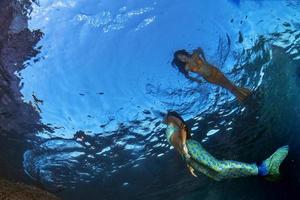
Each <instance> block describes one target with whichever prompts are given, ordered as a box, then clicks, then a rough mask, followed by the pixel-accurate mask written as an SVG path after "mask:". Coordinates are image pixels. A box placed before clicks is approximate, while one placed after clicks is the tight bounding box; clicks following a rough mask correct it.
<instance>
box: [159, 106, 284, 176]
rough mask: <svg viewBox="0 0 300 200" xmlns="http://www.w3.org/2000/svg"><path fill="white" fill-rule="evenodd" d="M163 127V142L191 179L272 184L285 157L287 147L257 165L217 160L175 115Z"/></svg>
mask: <svg viewBox="0 0 300 200" xmlns="http://www.w3.org/2000/svg"><path fill="white" fill-rule="evenodd" d="M164 123H165V124H167V129H166V138H167V141H168V142H169V143H170V145H172V146H173V147H174V148H175V149H176V150H177V151H178V152H179V154H181V156H182V157H183V158H184V160H185V161H186V163H187V167H188V169H189V171H190V173H191V174H192V175H193V176H195V177H197V174H196V172H200V173H203V174H205V175H206V176H208V177H210V178H212V179H213V180H216V181H220V180H223V179H230V178H240V177H247V176H263V177H265V178H266V179H268V180H276V179H278V178H279V177H280V172H279V167H280V165H281V163H282V161H283V160H284V159H285V157H286V156H287V154H288V150H289V147H288V145H286V146H283V147H281V148H279V149H277V151H275V152H274V153H273V154H272V155H271V156H270V157H269V158H267V159H266V160H264V161H262V162H261V163H260V164H256V163H251V164H250V163H243V162H238V161H233V160H218V159H216V158H215V157H214V156H212V155H211V154H210V153H208V152H207V151H206V150H205V149H204V148H203V147H202V145H201V144H200V143H199V142H197V141H195V140H193V139H191V135H190V129H189V128H188V126H187V124H186V123H185V121H184V120H183V119H182V118H181V116H180V115H179V114H178V113H177V112H174V111H172V112H168V113H167V115H166V117H165V119H164Z"/></svg>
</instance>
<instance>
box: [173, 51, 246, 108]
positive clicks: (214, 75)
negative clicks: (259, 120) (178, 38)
mask: <svg viewBox="0 0 300 200" xmlns="http://www.w3.org/2000/svg"><path fill="white" fill-rule="evenodd" d="M172 65H173V66H174V67H177V68H178V70H179V72H180V73H182V74H183V75H184V76H185V77H186V78H187V79H189V80H191V81H195V82H198V83H201V82H202V80H200V79H198V78H195V77H193V76H191V75H190V72H193V73H196V74H198V75H200V76H202V77H203V78H204V79H205V80H206V81H208V82H210V83H213V84H216V85H219V86H221V87H223V88H226V89H227V90H229V91H230V92H231V93H232V94H234V95H235V96H236V98H237V99H238V100H239V101H240V102H242V101H244V100H245V99H246V98H247V97H248V96H249V95H250V94H251V91H250V90H249V89H247V88H243V87H238V86H236V85H234V84H233V83H232V82H231V81H230V80H228V79H227V78H226V77H225V76H224V74H223V73H222V72H221V71H220V70H219V69H218V68H216V67H215V66H213V65H212V64H210V63H208V62H207V60H206V58H205V55H204V52H203V50H202V49H201V48H198V49H196V50H194V51H193V53H192V54H190V53H188V52H187V51H186V50H184V49H182V50H178V51H176V52H175V53H174V58H173V61H172Z"/></svg>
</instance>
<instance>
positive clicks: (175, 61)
mask: <svg viewBox="0 0 300 200" xmlns="http://www.w3.org/2000/svg"><path fill="white" fill-rule="evenodd" d="M178 55H184V56H187V57H191V54H189V52H187V51H186V50H185V49H181V50H178V51H175V53H174V57H173V60H172V66H173V67H177V69H178V71H179V72H180V73H182V74H183V75H185V76H187V75H188V73H189V72H188V71H187V70H186V69H185V65H186V63H185V62H182V61H181V60H179V58H178Z"/></svg>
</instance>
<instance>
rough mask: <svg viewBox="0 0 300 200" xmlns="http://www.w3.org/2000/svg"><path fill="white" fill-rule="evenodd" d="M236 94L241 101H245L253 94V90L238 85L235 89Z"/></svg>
mask: <svg viewBox="0 0 300 200" xmlns="http://www.w3.org/2000/svg"><path fill="white" fill-rule="evenodd" d="M234 94H235V96H236V98H237V99H238V100H239V102H243V101H244V100H246V99H247V98H248V97H249V96H250V95H251V90H249V89H247V88H243V87H237V88H236V89H235V91H234Z"/></svg>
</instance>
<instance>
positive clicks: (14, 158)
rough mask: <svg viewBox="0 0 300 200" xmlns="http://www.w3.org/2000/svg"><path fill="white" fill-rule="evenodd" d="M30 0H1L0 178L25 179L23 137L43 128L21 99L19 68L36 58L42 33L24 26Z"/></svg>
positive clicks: (37, 117)
mask: <svg viewBox="0 0 300 200" xmlns="http://www.w3.org/2000/svg"><path fill="white" fill-rule="evenodd" d="M32 3H34V2H32V1H29V0H23V1H17V0H1V1H0V166H1V170H0V177H5V178H9V179H15V177H18V178H17V179H22V178H24V177H25V176H24V171H23V167H22V159H23V153H24V148H25V144H26V138H29V137H30V136H32V135H34V134H35V133H36V132H37V131H39V130H42V129H43V128H44V126H43V125H42V124H41V123H40V115H39V113H38V111H37V110H36V109H35V108H34V106H33V105H32V104H31V103H25V102H23V100H22V94H21V92H20V90H21V88H22V86H21V78H20V76H19V74H18V73H19V72H20V70H22V69H24V68H25V67H26V65H25V64H24V62H25V61H27V60H29V59H31V58H33V57H35V56H36V55H37V54H38V53H39V51H38V49H37V48H35V46H36V44H37V43H38V41H39V40H40V39H41V37H42V36H43V33H42V32H41V31H40V30H34V31H31V30H29V29H28V28H27V21H28V19H29V18H28V14H29V13H30V11H31V5H32Z"/></svg>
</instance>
